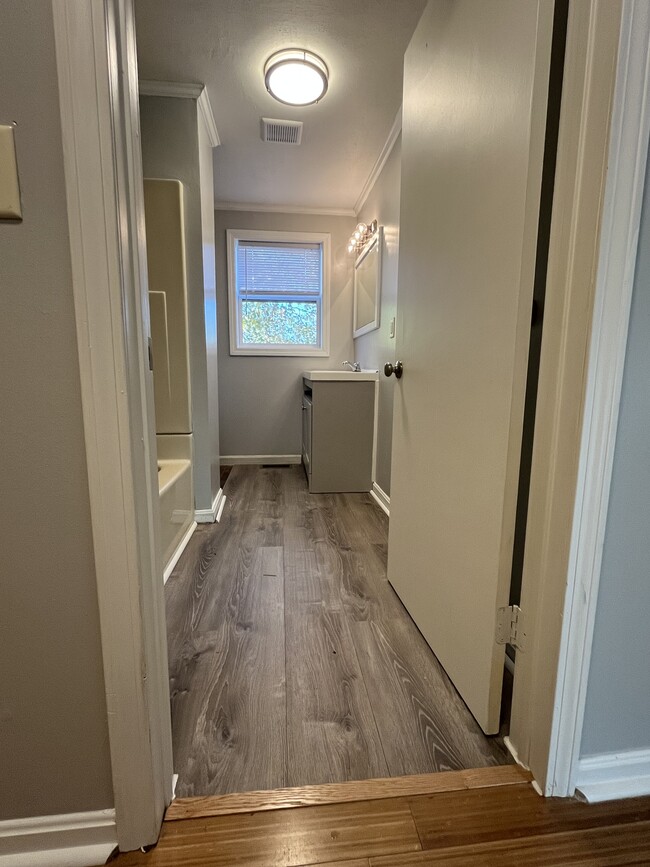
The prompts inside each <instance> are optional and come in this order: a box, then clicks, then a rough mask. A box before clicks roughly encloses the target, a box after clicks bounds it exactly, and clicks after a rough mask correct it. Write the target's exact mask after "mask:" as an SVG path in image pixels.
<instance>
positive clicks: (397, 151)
mask: <svg viewBox="0 0 650 867" xmlns="http://www.w3.org/2000/svg"><path fill="white" fill-rule="evenodd" d="M401 155H402V137H401V135H400V136H399V138H398V139H397V141H396V142H395V145H394V147H393V150H392V151H391V154H390V156H389V158H388V160H387V161H386V164H385V165H384V167H383V169H382V171H381V174H380V175H379V177H378V178H377V180H376V182H375V184H374V186H373V188H372V190H371V191H370V194H369V196H368V198H367V199H366V202H365V204H364V206H363V208H362V209H361V211H360V213H359V218H360V220H362V221H363V222H364V223H370V222H372V220H374V219H377V220H378V222H379V225H380V226H383V227H384V249H383V251H382V279H381V313H380V319H379V328H378V329H377V330H376V331H371V332H370V333H369V334H364V335H363V336H361V337H358V338H357V339H356V340H355V341H354V344H355V353H356V355H355V360H356V361H359V362H360V363H361V366H362V367H368V368H374V369H378V370H379V371H380V377H379V414H378V424H377V461H376V471H375V478H374V481H375V482H377V484H378V485H379V487H380V488H381V489H382V490H383V491H384V493H386V494H388V495H390V467H391V450H392V444H393V394H394V389H395V377H394V376H391V377H386V376H384V373H383V369H384V364H385V363H386V362H387V361H393V362H394V361H395V360H396V359H395V340H394V338H391V337H390V336H389V329H390V321H391V319H392V318H393V317H394V316H395V315H396V312H397V265H398V258H399V197H400V181H401Z"/></svg>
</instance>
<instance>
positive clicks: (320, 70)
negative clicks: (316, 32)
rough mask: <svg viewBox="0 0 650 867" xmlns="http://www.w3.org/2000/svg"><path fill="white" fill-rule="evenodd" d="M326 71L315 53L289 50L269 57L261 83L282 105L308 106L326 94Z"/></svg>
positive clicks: (294, 49) (327, 78)
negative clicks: (262, 82)
mask: <svg viewBox="0 0 650 867" xmlns="http://www.w3.org/2000/svg"><path fill="white" fill-rule="evenodd" d="M328 81H329V71H328V69H327V66H326V65H325V63H324V62H323V61H322V60H321V58H320V57H318V55H317V54H312V53H311V52H310V51H303V50H302V49H298V48H289V49H287V50H285V51H278V52H277V53H276V54H272V55H271V57H269V59H268V60H267V61H266V64H265V66H264V83H265V85H266V89H267V90H268V92H269V93H270V94H271V96H272V97H274V98H275V99H277V100H278V102H283V103H285V104H286V105H312V104H313V103H315V102H318V100H319V99H322V97H323V96H324V95H325V93H326V92H327V85H328Z"/></svg>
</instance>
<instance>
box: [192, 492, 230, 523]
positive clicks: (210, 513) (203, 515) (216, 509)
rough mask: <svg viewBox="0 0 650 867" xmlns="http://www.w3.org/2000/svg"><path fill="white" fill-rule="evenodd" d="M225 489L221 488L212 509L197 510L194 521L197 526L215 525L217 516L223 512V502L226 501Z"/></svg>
mask: <svg viewBox="0 0 650 867" xmlns="http://www.w3.org/2000/svg"><path fill="white" fill-rule="evenodd" d="M225 499H226V498H225V496H224V493H223V488H219V490H218V491H217V495H216V496H215V498H214V500H213V501H212V508H211V509H196V511H195V512H194V520H195V521H196V522H197V524H214V522H215V521H216V520H217V515H218V514H220V513H221V512H222V511H223V502H222V500H225Z"/></svg>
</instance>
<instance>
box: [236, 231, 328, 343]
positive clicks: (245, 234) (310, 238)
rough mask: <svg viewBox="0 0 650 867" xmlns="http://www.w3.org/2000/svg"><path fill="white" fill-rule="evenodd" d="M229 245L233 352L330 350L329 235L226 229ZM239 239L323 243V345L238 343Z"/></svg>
mask: <svg viewBox="0 0 650 867" xmlns="http://www.w3.org/2000/svg"><path fill="white" fill-rule="evenodd" d="M226 237H227V248H228V321H229V326H230V354H231V355H261V356H285V357H287V356H293V357H301V356H320V357H321V358H324V357H326V356H328V355H329V354H330V247H331V244H330V236H329V235H328V234H325V233H322V232H272V231H264V230H259V229H227V231H226ZM238 241H284V242H285V243H286V242H289V243H291V242H293V243H296V244H301V243H307V244H320V245H321V246H322V248H323V264H322V280H323V293H322V298H321V320H322V324H321V347H320V348H319V349H310V348H309V347H299V346H297V347H295V348H283V349H278V348H276V347H274V346H258V347H255V348H252V347H246V348H242V347H239V346H237V330H238V329H237V291H236V285H235V264H236V261H237V256H236V244H237V242H238Z"/></svg>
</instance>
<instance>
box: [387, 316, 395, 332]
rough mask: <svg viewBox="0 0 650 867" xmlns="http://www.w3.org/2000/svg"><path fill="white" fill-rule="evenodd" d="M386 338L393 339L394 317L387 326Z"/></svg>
mask: <svg viewBox="0 0 650 867" xmlns="http://www.w3.org/2000/svg"><path fill="white" fill-rule="evenodd" d="M388 336H389V337H395V317H394V316H393V318H392V319H391V320H390V325H389V326H388Z"/></svg>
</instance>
